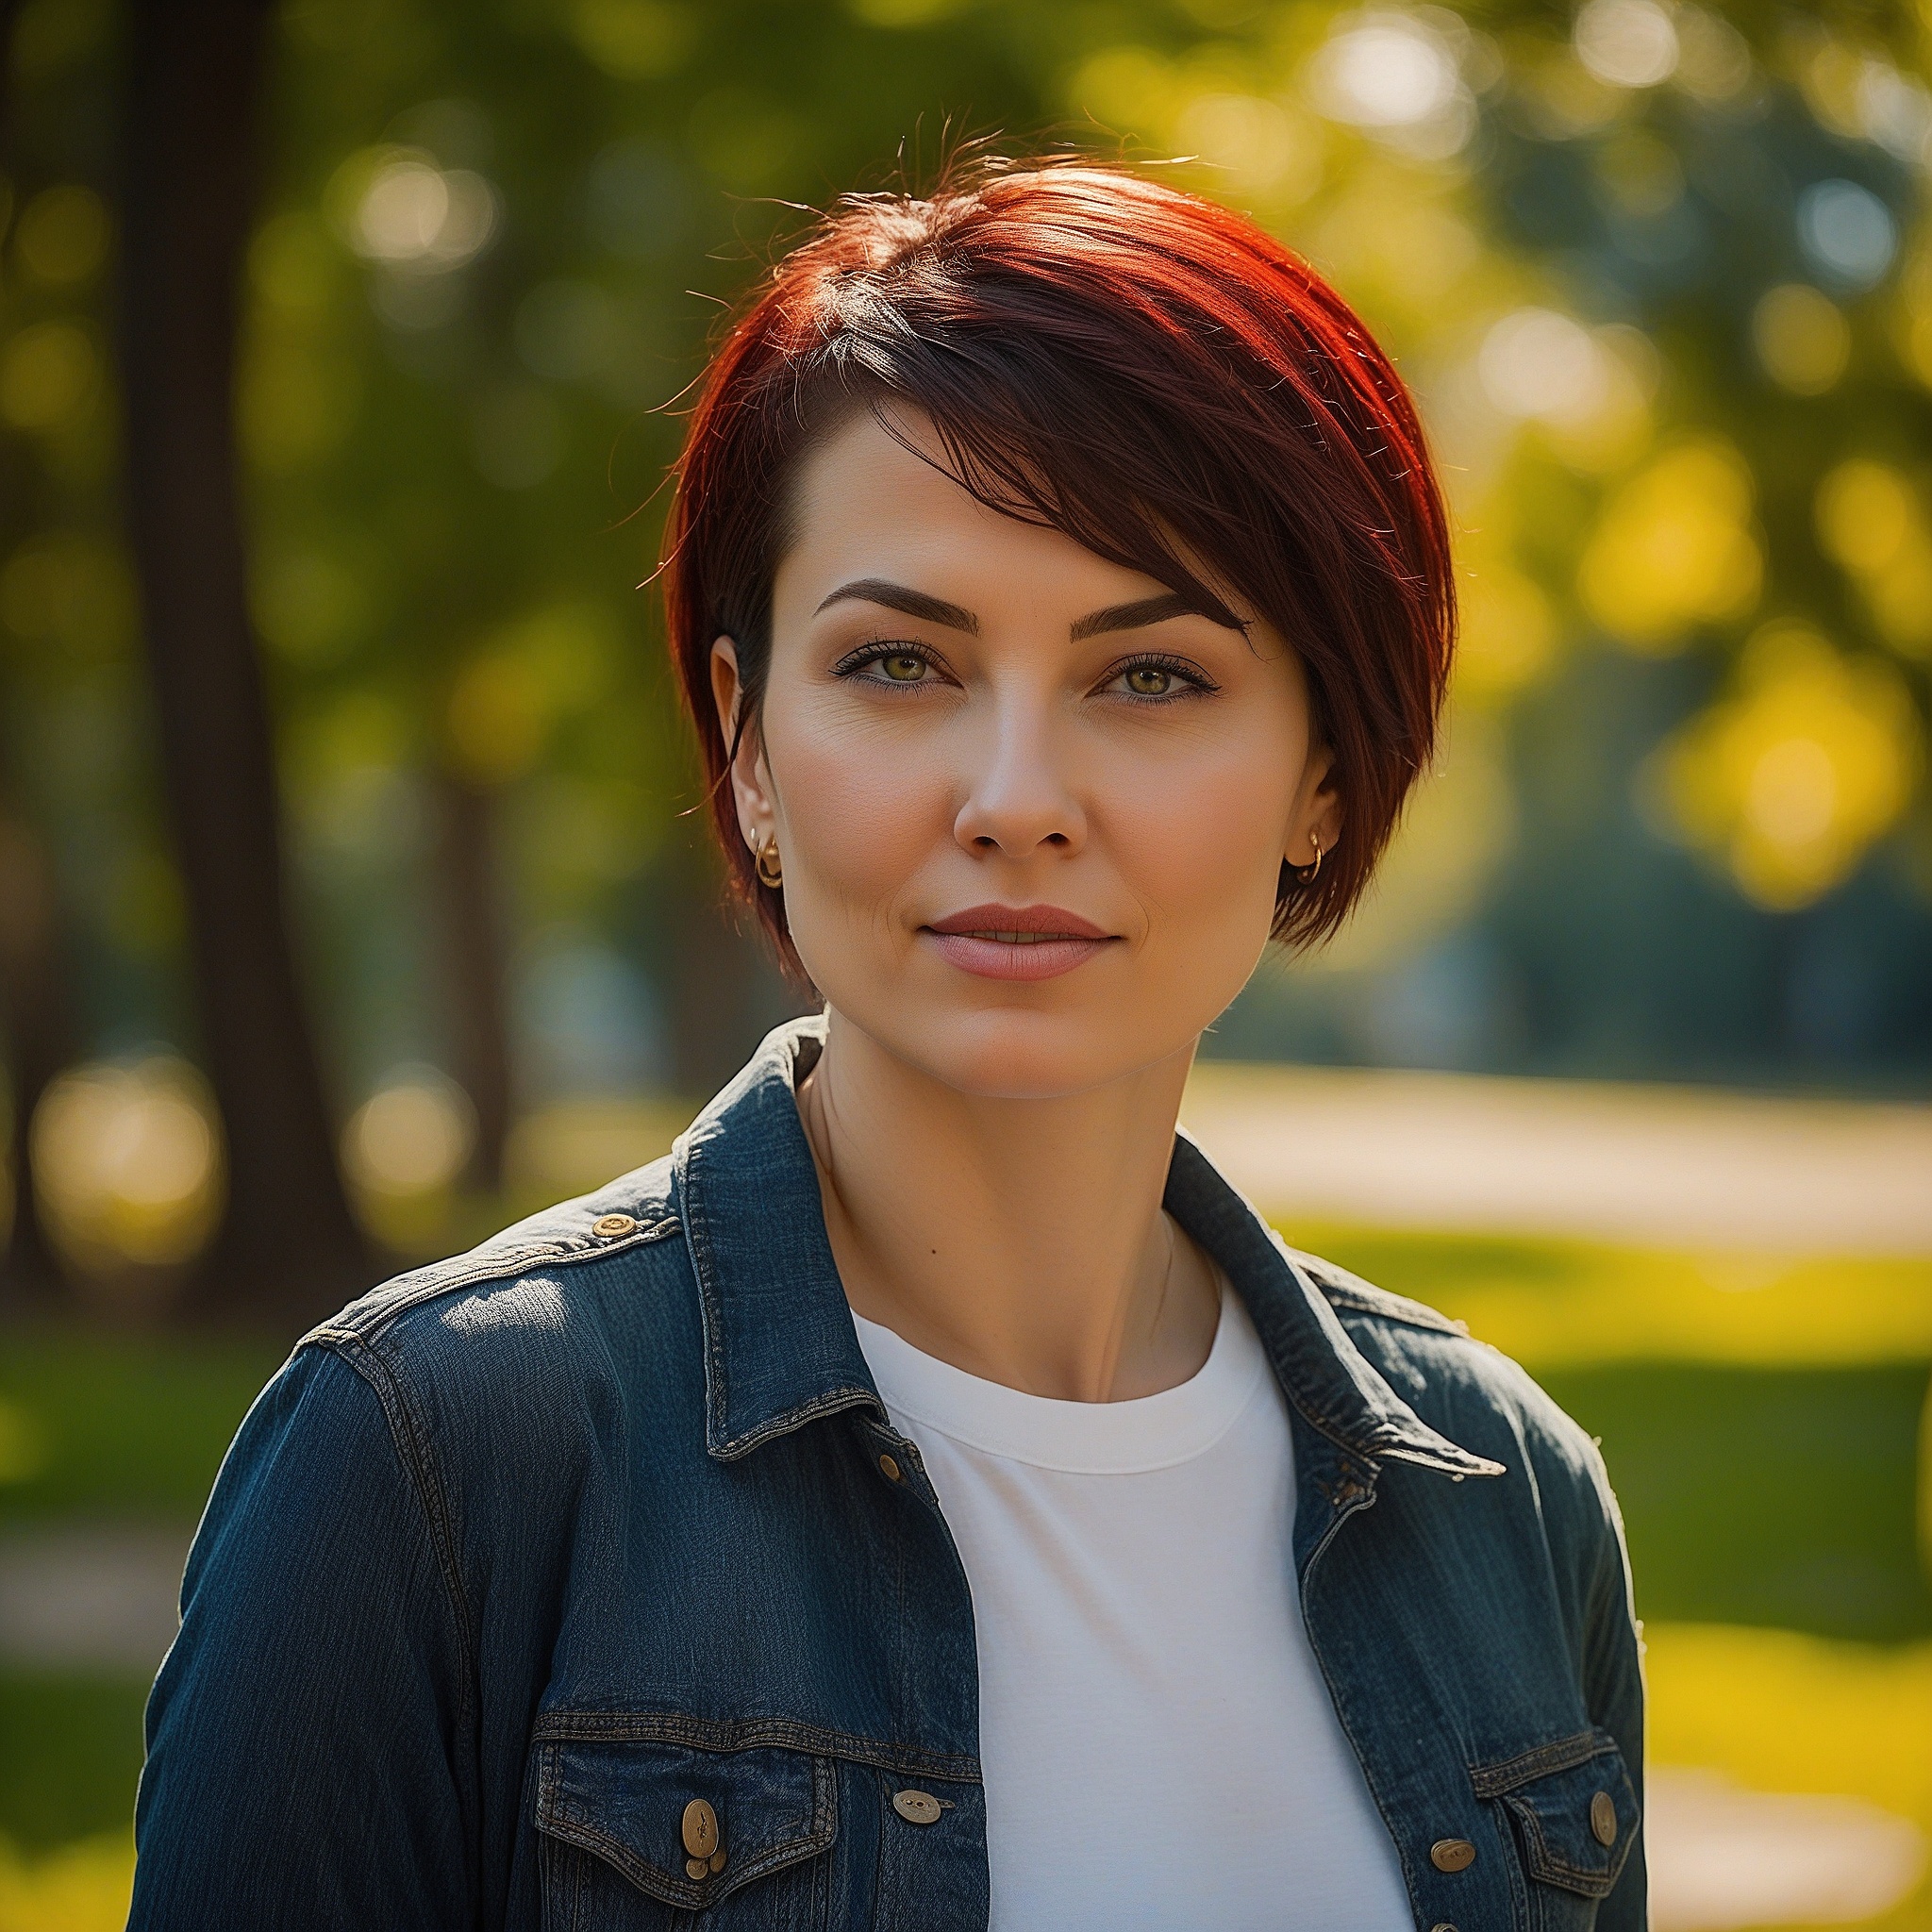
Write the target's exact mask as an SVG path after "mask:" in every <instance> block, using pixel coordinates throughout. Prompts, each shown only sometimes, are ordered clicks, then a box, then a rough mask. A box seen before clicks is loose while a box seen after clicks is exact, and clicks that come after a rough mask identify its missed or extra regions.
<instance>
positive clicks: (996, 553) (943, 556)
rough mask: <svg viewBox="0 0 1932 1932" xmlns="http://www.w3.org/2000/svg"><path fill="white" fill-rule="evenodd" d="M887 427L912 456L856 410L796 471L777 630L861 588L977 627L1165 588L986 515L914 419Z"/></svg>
mask: <svg viewBox="0 0 1932 1932" xmlns="http://www.w3.org/2000/svg"><path fill="white" fill-rule="evenodd" d="M895 427H897V428H898V429H899V430H900V431H901V433H902V434H903V435H904V436H905V437H906V438H907V439H908V441H911V442H912V443H913V444H914V445H915V447H914V448H908V447H907V445H906V442H904V441H900V439H899V436H896V435H893V434H891V432H889V431H888V430H887V429H886V428H884V427H883V426H882V425H880V424H879V422H878V421H877V420H876V419H875V418H874V415H873V414H872V412H871V411H870V410H869V409H866V410H861V411H860V412H859V413H858V415H857V416H855V417H854V418H853V419H851V420H850V421H848V422H846V423H844V424H841V425H840V426H839V427H838V428H836V429H835V430H833V431H832V432H831V433H830V434H829V435H827V436H826V437H825V439H824V441H822V442H821V443H820V444H819V445H818V446H817V447H816V448H815V449H813V450H812V451H811V452H810V454H809V455H808V457H807V458H806V459H805V460H804V462H803V463H801V465H800V466H799V472H798V477H797V481H796V484H795V487H794V491H793V497H792V502H791V519H790V521H791V543H790V545H789V546H788V548H787V549H786V551H785V553H784V555H783V556H782V557H781V558H780V559H779V563H778V568H777V571H776V573H775V576H774V583H773V606H774V618H775V620H776V621H777V622H778V623H779V624H780V625H784V624H785V623H787V622H788V621H796V620H797V619H799V618H801V617H808V616H809V615H810V613H811V612H812V611H814V610H815V609H816V608H818V605H819V603H820V602H821V601H822V600H823V599H824V597H825V596H827V595H828V594H829V593H830V592H831V591H834V590H836V589H837V588H838V587H839V586H840V585H841V584H845V583H849V582H851V581H853V580H854V579H856V578H860V577H884V578H887V579H889V580H890V581H891V582H894V583H900V584H905V585H907V586H908V587H910V588H913V589H916V590H921V591H928V592H930V593H931V594H933V595H936V596H942V597H945V598H948V599H949V600H950V601H952V602H955V603H958V604H963V605H964V606H965V607H966V608H969V609H971V610H974V611H975V612H976V613H978V614H980V615H981V616H990V615H996V614H997V609H998V608H1000V607H1002V606H1027V607H1030V608H1035V609H1038V608H1040V606H1041V603H1042V602H1046V603H1050V604H1051V605H1052V606H1053V607H1055V608H1058V606H1059V605H1061V604H1064V605H1065V606H1066V607H1067V608H1069V609H1070V610H1073V611H1075V612H1076V613H1077V612H1078V611H1085V610H1088V609H1091V608H1096V607H1098V606H1101V605H1105V604H1108V603H1118V602H1124V601H1126V600H1127V599H1129V598H1133V597H1141V596H1148V595H1153V594H1156V593H1158V591H1161V590H1163V589H1165V588H1166V587H1165V586H1164V585H1163V584H1162V583H1161V582H1160V581H1159V580H1158V578H1155V577H1151V576H1148V575H1145V574H1144V573H1143V572H1141V571H1135V570H1129V569H1127V568H1125V567H1124V565H1121V564H1117V563H1112V562H1109V561H1108V559H1107V558H1103V557H1098V556H1096V555H1095V554H1094V553H1093V552H1092V551H1091V550H1089V549H1087V548H1086V546H1085V545H1084V544H1081V543H1078V542H1076V541H1074V539H1073V538H1072V537H1069V536H1068V535H1067V534H1066V533H1065V531H1063V530H1056V529H1052V528H1048V527H1042V526H1041V525H1035V524H1028V523H1022V522H1021V521H1020V520H1019V519H1018V518H1015V517H1008V516H1003V515H1001V513H1000V512H999V511H998V510H995V509H991V508H988V507H987V506H986V505H985V504H983V503H981V502H980V501H979V499H978V498H977V497H975V496H974V494H973V493H972V492H971V491H969V490H967V489H966V488H965V487H964V486H963V485H962V484H961V483H959V482H958V480H957V479H956V478H955V477H954V476H952V475H950V474H949V473H948V472H947V471H946V470H945V469H944V468H943V467H942V466H941V460H940V457H941V445H940V441H939V438H938V435H937V433H936V432H935V431H934V430H933V428H932V425H930V424H929V423H928V422H926V421H925V420H924V418H922V417H918V416H903V417H900V418H897V419H895Z"/></svg>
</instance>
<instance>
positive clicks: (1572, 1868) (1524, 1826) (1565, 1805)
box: [1470, 1730, 1641, 1932]
mask: <svg viewBox="0 0 1932 1932" xmlns="http://www.w3.org/2000/svg"><path fill="white" fill-rule="evenodd" d="M1470 1781H1471V1783H1472V1784H1473V1785H1474V1787H1475V1793H1476V1796H1477V1797H1479V1798H1487V1799H1490V1800H1491V1801H1492V1802H1494V1803H1495V1804H1496V1805H1498V1806H1500V1807H1501V1808H1502V1810H1503V1812H1504V1813H1505V1815H1506V1816H1507V1818H1508V1821H1509V1829H1510V1834H1511V1836H1512V1837H1513V1838H1514V1840H1515V1843H1516V1849H1517V1852H1518V1854H1519V1855H1520V1857H1521V1858H1522V1861H1523V1871H1524V1877H1525V1879H1526V1880H1527V1884H1526V1886H1525V1888H1524V1903H1525V1906H1526V1908H1527V1924H1528V1927H1529V1932H1587V1928H1589V1927H1590V1926H1592V1925H1594V1924H1596V1913H1597V1906H1598V1904H1599V1903H1600V1902H1601V1901H1602V1900H1604V1899H1606V1898H1607V1897H1608V1896H1609V1894H1610V1892H1611V1891H1612V1890H1614V1889H1615V1887H1616V1883H1617V1880H1618V1878H1619V1877H1620V1876H1621V1875H1622V1874H1623V1871H1624V1864H1625V1862H1626V1861H1627V1860H1628V1858H1629V1857H1630V1849H1631V1847H1632V1846H1633V1845H1634V1844H1635V1843H1636V1841H1637V1832H1638V1827H1639V1824H1641V1811H1640V1809H1639V1807H1638V1803H1637V1792H1636V1790H1635V1788H1634V1787H1633V1786H1632V1785H1631V1782H1630V1774H1629V1772H1628V1771H1627V1770H1626V1769H1625V1767H1624V1756H1623V1753H1622V1752H1621V1751H1619V1750H1618V1748H1617V1744H1616V1740H1614V1739H1613V1738H1611V1737H1610V1735H1609V1733H1608V1732H1607V1731H1601V1730H1590V1731H1581V1732H1579V1733H1578V1734H1577V1735H1576V1736H1575V1737H1574V1738H1566V1739H1563V1740H1559V1741H1557V1742H1556V1743H1554V1744H1544V1745H1541V1746H1539V1747H1538V1748H1537V1749H1536V1750H1534V1751H1525V1752H1524V1753H1523V1754H1522V1755H1520V1756H1519V1757H1512V1758H1509V1759H1507V1761H1505V1762H1503V1763H1499V1764H1483V1765H1477V1766H1476V1767H1475V1768H1474V1770H1473V1771H1472V1772H1471V1773H1470Z"/></svg>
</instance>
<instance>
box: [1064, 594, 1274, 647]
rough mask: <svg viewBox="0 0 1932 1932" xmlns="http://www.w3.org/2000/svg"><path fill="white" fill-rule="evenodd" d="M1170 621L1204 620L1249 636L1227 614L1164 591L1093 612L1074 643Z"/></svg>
mask: <svg viewBox="0 0 1932 1932" xmlns="http://www.w3.org/2000/svg"><path fill="white" fill-rule="evenodd" d="M1170 617H1205V618H1206V619H1207V620H1208V623H1210V624H1219V625H1225V626H1226V627H1227V628H1228V629H1229V630H1238V631H1241V632H1242V633H1243V634H1245V633H1246V630H1247V625H1244V624H1242V623H1241V620H1240V619H1239V618H1237V617H1235V616H1234V615H1233V614H1232V613H1231V612H1228V611H1225V610H1210V609H1208V608H1206V607H1205V606H1204V605H1202V604H1200V603H1198V602H1197V601H1196V600H1195V599H1194V598H1192V597H1184V596H1182V595H1181V593H1180V592H1179V591H1162V592H1161V594H1160V595H1159V596H1158V597H1142V598H1141V599H1140V600H1139V601H1138V602H1136V603H1133V604H1110V605H1109V606H1108V608H1106V609H1105V610H1093V611H1090V612H1089V613H1088V614H1087V615H1086V616H1085V617H1083V618H1081V619H1080V620H1079V621H1078V623H1076V624H1075V625H1074V629H1073V639H1074V642H1075V643H1076V644H1077V643H1078V642H1079V641H1080V640H1081V639H1082V638H1097V637H1099V636H1100V635H1101V634H1102V633H1103V632H1105V631H1113V630H1143V629H1145V628H1146V626H1147V625H1150V624H1165V623H1166V622H1167V620H1168V619H1169V618H1170Z"/></svg>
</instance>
